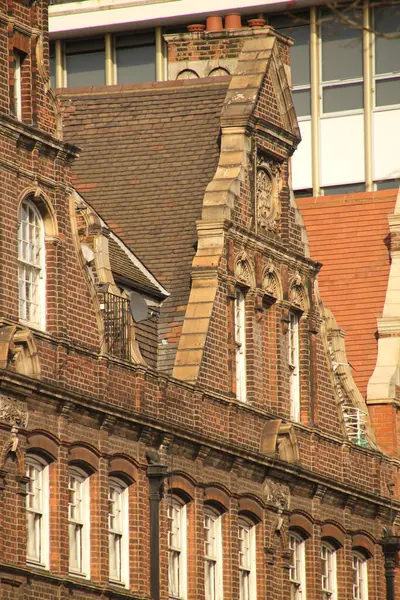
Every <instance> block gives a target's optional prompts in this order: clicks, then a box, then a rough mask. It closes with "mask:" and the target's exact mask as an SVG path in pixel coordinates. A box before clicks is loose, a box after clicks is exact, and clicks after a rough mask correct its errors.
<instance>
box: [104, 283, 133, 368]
mask: <svg viewBox="0 0 400 600" xmlns="http://www.w3.org/2000/svg"><path fill="white" fill-rule="evenodd" d="M99 296H100V308H101V311H102V313H103V320H104V344H105V351H106V352H107V353H109V354H112V355H113V356H116V357H118V358H122V359H124V360H131V359H132V354H131V346H132V344H131V342H132V327H133V323H132V318H131V312H130V303H129V299H128V298H122V297H121V296H117V295H116V294H112V293H111V292H103V293H100V294H99Z"/></svg>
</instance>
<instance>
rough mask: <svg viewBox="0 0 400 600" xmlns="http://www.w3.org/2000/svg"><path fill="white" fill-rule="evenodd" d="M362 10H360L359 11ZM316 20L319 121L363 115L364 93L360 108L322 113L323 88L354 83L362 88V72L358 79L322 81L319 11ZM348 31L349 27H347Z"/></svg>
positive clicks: (321, 17) (320, 17) (320, 15)
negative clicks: (317, 23) (317, 29)
mask: <svg viewBox="0 0 400 600" xmlns="http://www.w3.org/2000/svg"><path fill="white" fill-rule="evenodd" d="M361 10H362V9H361ZM318 20H319V35H318V50H319V81H320V94H319V98H320V101H319V105H320V106H319V116H320V118H321V119H324V118H335V117H339V116H344V115H360V114H363V113H364V93H363V94H362V96H363V100H362V106H361V107H360V108H354V109H348V110H337V111H334V112H324V89H325V88H332V87H345V86H348V85H354V84H356V83H358V84H359V83H361V84H362V85H363V86H364V72H362V74H361V76H360V77H352V78H349V79H332V80H329V81H324V80H323V74H322V61H323V51H322V41H323V40H322V20H323V16H322V14H321V11H319V13H318ZM349 27H350V29H351V26H350V25H349ZM354 31H357V30H356V29H354ZM360 37H361V50H360V52H361V56H362V53H363V39H362V35H361V34H360Z"/></svg>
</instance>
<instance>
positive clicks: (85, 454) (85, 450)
mask: <svg viewBox="0 0 400 600" xmlns="http://www.w3.org/2000/svg"><path fill="white" fill-rule="evenodd" d="M68 462H69V463H71V464H79V463H84V464H85V465H87V466H88V467H89V469H90V470H91V471H98V470H99V455H98V452H97V450H95V449H93V448H91V447H90V446H88V445H86V444H82V443H79V442H78V443H76V444H73V445H72V446H70V448H69V452H68Z"/></svg>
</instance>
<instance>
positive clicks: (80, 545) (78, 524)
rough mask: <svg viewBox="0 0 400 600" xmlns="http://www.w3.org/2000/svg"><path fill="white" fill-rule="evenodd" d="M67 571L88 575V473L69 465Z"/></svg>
mask: <svg viewBox="0 0 400 600" xmlns="http://www.w3.org/2000/svg"><path fill="white" fill-rule="evenodd" d="M68 493H69V500H68V538H69V571H70V573H71V574H73V575H81V576H83V577H86V578H89V577H90V487H89V475H88V473H86V472H85V471H84V470H83V469H81V468H80V467H76V466H71V467H70V468H69V471H68Z"/></svg>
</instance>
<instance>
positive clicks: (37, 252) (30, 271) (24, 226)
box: [18, 198, 46, 329]
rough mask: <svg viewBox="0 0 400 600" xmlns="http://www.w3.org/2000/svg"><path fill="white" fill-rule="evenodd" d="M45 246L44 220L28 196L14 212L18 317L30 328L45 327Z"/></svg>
mask: <svg viewBox="0 0 400 600" xmlns="http://www.w3.org/2000/svg"><path fill="white" fill-rule="evenodd" d="M45 253H46V248H45V233H44V222H43V218H42V215H41V214H40V212H39V210H38V208H37V206H36V205H35V204H34V202H32V200H31V199H30V198H26V199H25V200H23V201H22V203H21V206H20V208H19V213H18V285H19V318H20V321H22V322H24V323H26V324H27V325H29V326H30V327H34V328H36V329H44V328H45V318H46V317H45V315H46V267H45V264H46V263H45V261H46V256H45Z"/></svg>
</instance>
